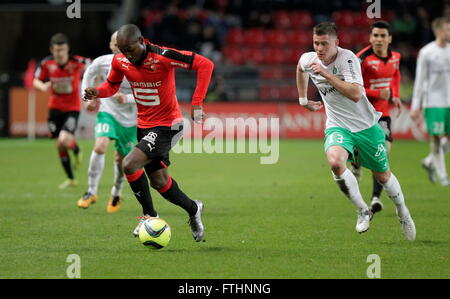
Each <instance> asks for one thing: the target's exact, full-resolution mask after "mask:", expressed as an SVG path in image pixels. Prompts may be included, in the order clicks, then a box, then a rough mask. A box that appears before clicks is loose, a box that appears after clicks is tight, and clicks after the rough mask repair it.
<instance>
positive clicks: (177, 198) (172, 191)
mask: <svg viewBox="0 0 450 299" xmlns="http://www.w3.org/2000/svg"><path fill="white" fill-rule="evenodd" d="M158 192H159V193H160V194H161V196H162V197H164V198H165V199H167V200H168V201H170V202H171V203H173V204H175V205H177V206H180V207H182V208H183V209H184V210H185V211H186V212H187V213H188V214H189V215H190V216H193V215H195V213H197V204H196V203H195V202H194V201H193V200H192V199H190V198H189V197H188V196H187V195H186V194H184V192H183V191H181V190H180V188H179V187H178V184H177V182H176V181H175V180H174V179H173V178H172V177H170V176H169V181H168V182H167V185H166V186H165V187H163V188H161V189H159V190H158Z"/></svg>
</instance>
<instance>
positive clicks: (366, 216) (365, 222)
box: [356, 209, 372, 234]
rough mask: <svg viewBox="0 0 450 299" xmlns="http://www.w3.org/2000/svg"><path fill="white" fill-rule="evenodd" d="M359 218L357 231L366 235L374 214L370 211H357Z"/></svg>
mask: <svg viewBox="0 0 450 299" xmlns="http://www.w3.org/2000/svg"><path fill="white" fill-rule="evenodd" d="M357 214H358V218H357V221H356V231H357V232H358V233H360V234H361V233H365V232H366V231H368V230H369V223H370V219H371V218H372V212H371V211H370V210H369V209H366V210H363V209H359V210H358V211H357Z"/></svg>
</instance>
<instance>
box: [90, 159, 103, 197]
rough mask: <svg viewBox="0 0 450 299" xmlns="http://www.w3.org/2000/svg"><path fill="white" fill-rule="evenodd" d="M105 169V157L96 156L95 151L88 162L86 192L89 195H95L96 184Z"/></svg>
mask: <svg viewBox="0 0 450 299" xmlns="http://www.w3.org/2000/svg"><path fill="white" fill-rule="evenodd" d="M104 168H105V155H104V154H101V155H99V154H97V153H96V152H95V151H92V153H91V159H90V161H89V169H88V186H89V187H88V192H89V193H91V194H97V190H98V183H99V181H100V178H101V177H102V174H103V169H104Z"/></svg>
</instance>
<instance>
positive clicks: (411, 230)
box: [397, 210, 416, 241]
mask: <svg viewBox="0 0 450 299" xmlns="http://www.w3.org/2000/svg"><path fill="white" fill-rule="evenodd" d="M398 214H399V212H398V210H397V216H398ZM398 219H399V220H400V224H401V225H402V230H403V235H404V236H405V239H406V240H409V241H414V240H415V239H416V225H415V224H414V220H413V219H412V217H411V214H410V213H409V211H408V210H407V213H406V214H405V215H403V216H398Z"/></svg>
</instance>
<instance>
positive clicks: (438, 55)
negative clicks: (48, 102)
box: [411, 41, 450, 110]
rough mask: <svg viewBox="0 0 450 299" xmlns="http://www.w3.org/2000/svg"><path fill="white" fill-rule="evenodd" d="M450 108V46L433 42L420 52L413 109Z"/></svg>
mask: <svg viewBox="0 0 450 299" xmlns="http://www.w3.org/2000/svg"><path fill="white" fill-rule="evenodd" d="M421 107H423V108H448V107H450V45H449V44H448V43H447V45H446V47H444V48H442V47H439V46H438V45H437V43H436V42H435V41H434V42H431V43H429V44H427V45H426V46H425V47H423V48H422V49H421V50H420V51H419V55H418V57H417V66H416V79H415V81H414V93H413V98H412V104H411V109H412V110H419V109H420V108H421Z"/></svg>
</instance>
